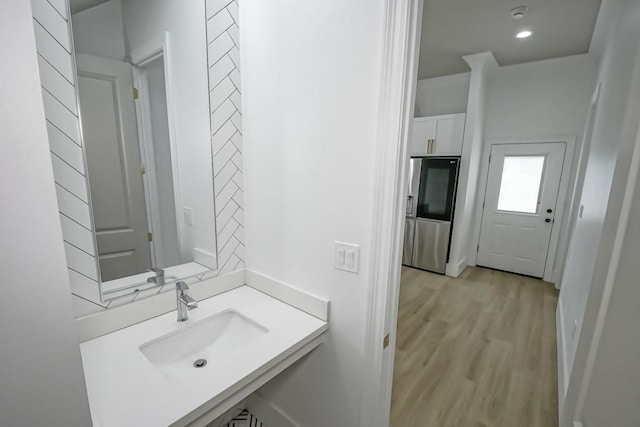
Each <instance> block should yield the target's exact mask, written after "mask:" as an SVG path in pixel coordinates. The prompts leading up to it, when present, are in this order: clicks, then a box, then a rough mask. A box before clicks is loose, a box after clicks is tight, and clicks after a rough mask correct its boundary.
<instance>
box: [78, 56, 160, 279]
mask: <svg viewBox="0 0 640 427" xmlns="http://www.w3.org/2000/svg"><path fill="white" fill-rule="evenodd" d="M77 67H78V93H79V97H80V113H81V115H82V132H83V136H84V141H85V146H86V153H87V169H88V173H89V183H90V187H91V205H92V207H93V216H94V222H95V232H96V240H97V244H98V258H99V261H100V272H101V276H102V277H101V278H102V281H107V280H112V279H117V278H120V277H124V276H130V275H133V274H138V273H142V272H144V271H146V270H148V269H149V268H150V267H151V256H150V248H149V241H148V238H147V232H148V228H147V213H146V208H145V198H144V190H143V184H142V173H141V163H140V148H139V145H138V131H137V127H136V115H135V107H134V100H133V74H132V70H131V65H129V64H127V63H125V62H120V61H114V60H111V59H105V58H100V57H95V56H90V55H84V54H78V55H77Z"/></svg>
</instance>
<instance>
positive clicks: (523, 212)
mask: <svg viewBox="0 0 640 427" xmlns="http://www.w3.org/2000/svg"><path fill="white" fill-rule="evenodd" d="M565 151H566V144H565V143H562V142H559V143H537V144H536V143H532V144H500V145H493V146H492V147H491V155H490V157H489V172H488V177H487V188H486V192H485V197H484V202H483V210H482V222H481V227H480V241H479V245H478V249H477V250H478V260H477V265H478V266H483V267H489V268H494V269H497V270H503V271H509V272H512V273H518V274H523V275H527V276H533V277H538V278H542V277H543V276H544V272H545V266H546V262H547V255H548V253H549V247H550V244H551V232H552V230H553V227H554V223H555V221H554V217H555V213H556V205H557V202H558V192H559V189H560V179H561V177H562V167H563V164H564V157H565Z"/></svg>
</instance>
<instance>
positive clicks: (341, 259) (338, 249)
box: [334, 241, 360, 273]
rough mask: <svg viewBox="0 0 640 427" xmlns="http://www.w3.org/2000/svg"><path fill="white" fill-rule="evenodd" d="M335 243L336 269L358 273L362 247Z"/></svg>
mask: <svg viewBox="0 0 640 427" xmlns="http://www.w3.org/2000/svg"><path fill="white" fill-rule="evenodd" d="M334 243H335V267H336V268H337V269H338V270H345V271H349V272H351V273H357V272H358V268H359V264H360V262H359V260H360V246H359V245H354V244H352V243H344V242H338V241H336V242H334Z"/></svg>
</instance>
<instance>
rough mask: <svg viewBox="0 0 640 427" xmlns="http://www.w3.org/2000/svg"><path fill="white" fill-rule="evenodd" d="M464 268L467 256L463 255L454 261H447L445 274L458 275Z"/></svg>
mask: <svg viewBox="0 0 640 427" xmlns="http://www.w3.org/2000/svg"><path fill="white" fill-rule="evenodd" d="M465 268H467V257H464V258H462V259H461V260H460V261H458V262H455V263H453V262H450V263H447V271H446V275H447V276H450V277H458V276H460V275H461V274H462V272H463V271H464V269H465Z"/></svg>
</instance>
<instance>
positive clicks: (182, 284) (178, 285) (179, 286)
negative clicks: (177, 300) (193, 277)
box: [176, 282, 189, 291]
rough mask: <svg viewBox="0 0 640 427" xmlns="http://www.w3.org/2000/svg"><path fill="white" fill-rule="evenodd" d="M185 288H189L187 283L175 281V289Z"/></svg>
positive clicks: (182, 289)
mask: <svg viewBox="0 0 640 427" xmlns="http://www.w3.org/2000/svg"><path fill="white" fill-rule="evenodd" d="M187 289H189V285H187V284H186V283H185V282H176V290H177V291H186V290H187Z"/></svg>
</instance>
